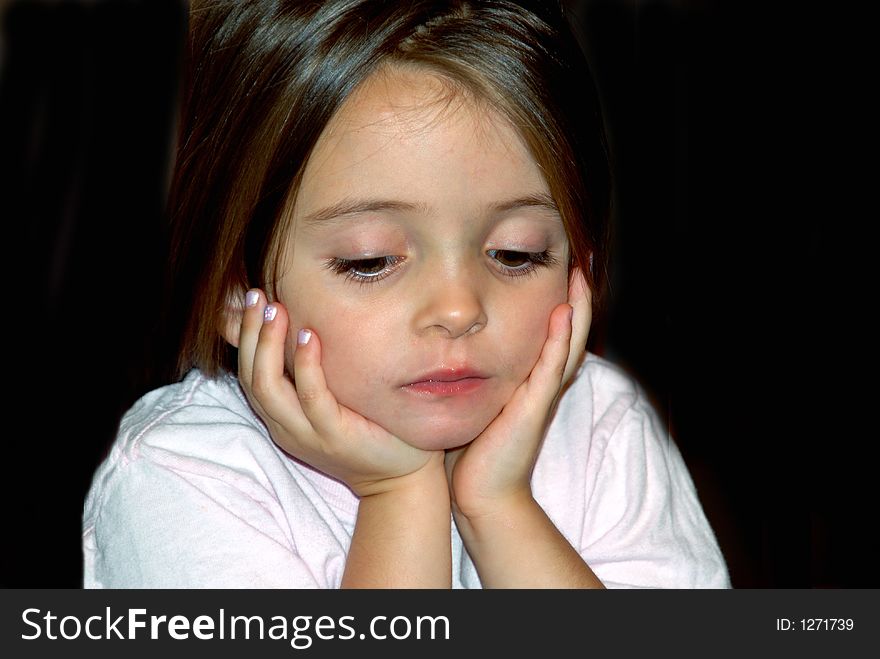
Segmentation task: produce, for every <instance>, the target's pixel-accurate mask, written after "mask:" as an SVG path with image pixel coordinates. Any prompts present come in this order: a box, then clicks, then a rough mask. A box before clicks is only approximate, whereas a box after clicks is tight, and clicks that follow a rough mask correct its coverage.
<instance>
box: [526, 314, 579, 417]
mask: <svg viewBox="0 0 880 659" xmlns="http://www.w3.org/2000/svg"><path fill="white" fill-rule="evenodd" d="M573 313H574V309H573V308H572V307H571V305H568V304H560V305H559V306H558V307H556V308H555V309H554V310H553V312H552V313H551V314H550V329H549V331H548V334H547V340H546V341H545V342H544V347H543V349H542V350H541V356H540V357H539V358H538V362H537V363H536V364H535V367H534V368H533V369H532V372H531V374H530V375H529V379H528V381H527V382H528V399H529V400H531V401H533V402H535V403H537V404H538V405H540V406H541V407H549V406H550V405H551V404H552V403H553V401H554V399H555V398H556V396H557V394H558V393H559V390H560V388H561V387H562V383H563V376H564V374H565V369H566V363H567V359H568V357H569V354H570V350H571V336H572V322H573Z"/></svg>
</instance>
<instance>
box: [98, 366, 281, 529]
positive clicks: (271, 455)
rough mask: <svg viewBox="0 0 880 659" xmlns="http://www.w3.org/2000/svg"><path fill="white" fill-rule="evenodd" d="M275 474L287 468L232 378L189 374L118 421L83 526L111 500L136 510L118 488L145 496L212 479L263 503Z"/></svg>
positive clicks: (130, 497) (164, 388)
mask: <svg viewBox="0 0 880 659" xmlns="http://www.w3.org/2000/svg"><path fill="white" fill-rule="evenodd" d="M273 471H275V472H279V471H283V472H287V467H286V466H285V465H284V464H283V460H282V459H281V456H280V453H279V450H278V449H277V448H276V447H275V446H274V443H273V442H272V441H271V438H270V437H269V435H268V432H267V431H266V430H265V427H264V426H263V425H262V423H261V422H260V421H259V419H258V418H257V417H256V415H254V413H253V412H252V411H251V410H250V408H249V407H248V405H247V401H246V399H245V398H244V394H243V393H242V392H241V390H240V388H239V387H238V383H237V380H236V379H235V378H234V377H232V376H222V377H220V378H217V379H209V378H207V377H205V376H204V375H203V374H202V373H200V372H199V371H192V372H190V373H189V374H188V375H187V376H186V377H185V378H184V379H183V380H182V381H181V382H178V383H175V384H171V385H168V386H166V387H162V388H160V389H157V390H154V391H152V392H150V393H148V394H147V395H145V396H144V397H143V398H141V399H140V400H138V401H137V402H136V403H135V404H134V405H133V406H132V407H131V409H129V410H128V412H126V414H125V415H124V416H123V418H122V420H121V422H120V424H119V429H118V432H117V436H116V440H115V441H114V443H113V445H112V446H111V449H110V452H109V454H108V455H107V457H106V459H105V460H104V462H103V463H102V464H101V465H100V466H99V468H98V469H97V471H96V472H95V474H94V478H93V481H92V486H91V489H90V491H89V494H88V496H87V498H86V505H85V511H84V513H85V514H84V524H85V525H86V526H87V525H89V524H90V523H93V522H94V519H95V518H96V517H98V516H99V515H100V514H101V512H102V509H103V508H104V507H105V506H107V505H108V503H109V504H110V505H117V506H119V505H124V506H131V505H133V500H134V499H135V497H133V496H131V493H130V495H129V496H127V497H121V496H120V490H121V489H122V488H125V489H126V490H131V489H132V488H136V489H137V490H139V491H140V492H141V493H142V494H144V495H149V494H150V493H151V492H155V491H157V490H158V489H162V488H165V489H167V487H169V484H170V483H171V482H174V483H177V482H178V481H185V482H188V483H191V484H194V483H197V482H202V481H210V482H213V483H215V484H218V483H222V484H223V485H224V486H225V487H228V488H233V489H237V490H240V491H242V492H243V493H245V494H246V495H247V497H249V498H252V499H260V498H262V497H263V496H264V492H265V491H266V490H271V489H272V488H271V486H270V481H271V480H272V476H271V474H272V472H273ZM287 473H289V472H287Z"/></svg>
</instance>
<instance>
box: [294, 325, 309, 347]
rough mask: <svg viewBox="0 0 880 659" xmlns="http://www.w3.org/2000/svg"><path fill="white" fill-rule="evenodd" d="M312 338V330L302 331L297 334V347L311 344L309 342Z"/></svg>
mask: <svg viewBox="0 0 880 659" xmlns="http://www.w3.org/2000/svg"><path fill="white" fill-rule="evenodd" d="M311 338H312V331H311V330H307V329H301V330H300V331H299V332H297V334H296V345H298V346H304V345H305V344H307V343H308V342H309V340H310V339H311Z"/></svg>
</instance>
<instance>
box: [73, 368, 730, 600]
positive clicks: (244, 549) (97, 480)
mask: <svg viewBox="0 0 880 659" xmlns="http://www.w3.org/2000/svg"><path fill="white" fill-rule="evenodd" d="M532 491H533V494H534V497H535V499H536V500H537V501H538V503H540V504H541V506H542V507H543V508H544V510H545V511H546V512H547V515H548V516H549V517H550V519H551V520H552V521H553V523H554V524H555V525H556V526H557V528H558V529H559V530H560V532H561V533H562V534H563V535H564V536H565V537H566V538H567V539H568V541H569V542H570V543H571V544H572V546H574V548H575V549H577V550H578V552H579V553H580V555H581V556H582V557H583V558H584V560H585V561H586V562H587V563H588V564H589V566H590V567H591V568H592V570H593V572H595V574H596V576H598V577H599V579H601V580H602V582H603V583H604V584H605V585H606V586H607V587H612V588H613V587H624V588H626V587H648V588H651V587H659V588H729V587H730V580H729V577H728V573H727V568H726V566H725V562H724V559H723V557H722V555H721V552H720V550H719V547H718V544H717V541H716V539H715V536H714V534H713V532H712V529H711V528H710V526H709V524H708V522H707V520H706V517H705V515H704V513H703V510H702V508H701V506H700V503H699V500H698V498H697V493H696V491H695V488H694V485H693V482H692V480H691V477H690V475H689V474H688V471H687V468H686V466H685V464H684V462H683V460H682V458H681V455H680V453H679V451H678V448H677V447H676V445H675V443H674V442H673V440H672V439H671V438H670V436H669V434H668V433H667V431H666V429H665V428H664V427H663V426H662V424H661V423H660V421H659V419H658V417H657V415H656V413H655V412H654V410H653V409H652V408H651V407H650V405H649V403H648V402H647V400H646V398H645V396H644V392H643V391H642V390H641V389H640V388H639V387H638V385H637V384H635V383H634V382H633V381H632V379H630V378H629V377H628V376H626V375H625V374H624V373H623V372H622V371H621V370H619V369H618V368H616V367H614V366H613V365H611V364H609V363H608V362H607V361H605V360H603V359H601V358H599V357H596V356H594V355H588V357H587V359H586V360H585V362H584V365H583V366H582V367H581V370H580V372H579V373H578V375H577V377H576V379H575V381H574V382H573V383H572V385H571V386H570V387H569V389H568V390H567V391H566V393H565V395H564V396H563V397H562V399H561V400H560V402H559V406H558V408H557V411H556V414H555V416H554V418H553V421H552V423H551V425H550V427H549V429H548V433H547V437H546V438H545V441H544V444H543V447H542V449H541V453H540V455H539V457H538V461H537V464H536V466H535V470H534V473H533V477H532ZM357 508H358V499H357V497H356V496H355V495H354V494H353V493H352V492H351V491H350V490H349V489H348V488H347V487H346V486H345V485H344V484H343V483H340V482H338V481H336V480H334V479H332V478H329V477H328V476H326V475H324V474H322V473H321V472H318V471H316V470H314V469H312V468H311V467H309V466H307V465H305V464H303V463H301V462H298V461H296V460H294V459H292V458H290V457H289V456H288V455H287V454H285V453H284V452H283V451H281V450H280V449H279V448H278V447H277V446H276V445H275V443H274V442H273V441H272V440H271V438H270V436H269V434H268V432H267V430H266V428H265V426H264V425H263V423H262V422H261V421H260V420H259V419H258V417H257V416H256V415H255V414H254V412H253V411H252V410H251V408H250V406H249V405H248V403H247V400H246V398H245V397H244V394H243V393H242V391H241V389H240V387H239V384H238V381H237V380H236V379H235V378H234V377H233V376H230V375H227V376H225V377H222V378H219V379H216V380H211V379H208V378H206V377H205V376H204V375H202V374H201V373H200V372H198V371H192V372H191V373H189V374H188V375H187V377H186V378H185V379H184V380H183V381H182V382H179V383H177V384H173V385H170V386H167V387H163V388H161V389H157V390H155V391H152V392H150V393H149V394H147V395H146V396H145V397H143V398H142V399H141V400H139V401H138V402H137V403H135V405H134V406H133V407H132V408H131V409H130V410H129V411H128V412H127V413H126V415H125V416H124V417H123V419H122V422H121V424H120V428H119V433H118V436H117V439H116V441H115V443H114V445H113V447H112V449H111V451H110V453H109V455H108V457H107V458H106V460H105V461H104V462H103V463H102V465H101V466H100V467H99V468H98V470H97V472H96V473H95V477H94V481H93V483H92V487H91V490H90V492H89V495H88V497H87V499H86V503H85V511H84V516H83V552H84V559H85V569H84V575H85V576H84V586H85V587H86V588H101V587H106V588H338V587H339V584H340V583H341V580H342V574H343V571H344V568H345V557H346V553H347V550H348V547H349V544H350V542H351V536H352V533H353V531H354V524H355V519H356V516H357ZM450 524H452V520H451V518H450ZM452 560H453V564H452V572H453V574H452V581H453V587H454V588H479V587H480V580H479V577H478V575H477V572H476V569H475V568H474V565H473V562H472V561H471V559H470V557H469V556H468V554H467V551H466V550H465V549H464V547H463V544H462V541H461V537H460V536H459V534H458V531H457V529H456V528H455V525H454V524H452Z"/></svg>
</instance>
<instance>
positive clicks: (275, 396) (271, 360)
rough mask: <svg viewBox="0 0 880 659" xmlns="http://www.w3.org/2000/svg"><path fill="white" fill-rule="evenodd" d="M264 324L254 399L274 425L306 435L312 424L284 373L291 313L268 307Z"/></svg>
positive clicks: (280, 307)
mask: <svg viewBox="0 0 880 659" xmlns="http://www.w3.org/2000/svg"><path fill="white" fill-rule="evenodd" d="M261 323H262V326H261V327H260V333H259V338H258V340H257V346H256V348H255V350H254V360H253V375H252V378H251V392H252V395H253V397H254V398H255V399H256V400H257V402H258V403H259V404H260V406H261V407H262V409H263V410H264V411H265V413H266V414H267V415H268V416H269V417H270V419H271V420H272V421H274V422H275V423H277V424H278V425H280V426H282V427H283V428H285V429H286V430H287V431H293V432H294V434H305V431H307V430H308V421H307V420H306V419H305V417H304V416H303V413H302V410H301V409H300V407H299V404H298V402H297V395H296V390H295V389H294V387H293V383H292V382H291V381H290V379H289V378H288V377H287V375H286V374H285V372H284V365H285V354H286V344H287V326H288V316H287V309H285V308H284V305H282V304H279V303H277V302H273V303H272V304H268V305H266V307H265V308H264V309H263V313H262V320H261Z"/></svg>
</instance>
